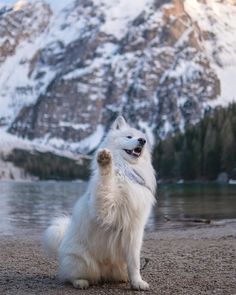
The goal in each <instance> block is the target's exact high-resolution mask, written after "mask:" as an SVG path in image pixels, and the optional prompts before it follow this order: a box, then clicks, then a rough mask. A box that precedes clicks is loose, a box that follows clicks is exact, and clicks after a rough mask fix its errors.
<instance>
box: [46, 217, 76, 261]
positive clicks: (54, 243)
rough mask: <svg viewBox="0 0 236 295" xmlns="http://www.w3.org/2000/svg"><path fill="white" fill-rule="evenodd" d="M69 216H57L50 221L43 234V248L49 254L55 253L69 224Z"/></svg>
mask: <svg viewBox="0 0 236 295" xmlns="http://www.w3.org/2000/svg"><path fill="white" fill-rule="evenodd" d="M69 222H70V218H69V217H65V216H64V217H59V218H56V219H54V220H53V221H52V223H51V225H50V226H49V227H48V228H47V230H46V231H45V233H44V236H43V245H44V249H45V250H46V252H47V253H48V254H49V255H54V256H55V255H57V254H58V249H59V247H60V244H61V241H62V239H63V237H64V234H65V231H66V229H67V227H68V225H69Z"/></svg>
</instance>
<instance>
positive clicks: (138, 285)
mask: <svg viewBox="0 0 236 295" xmlns="http://www.w3.org/2000/svg"><path fill="white" fill-rule="evenodd" d="M132 289H134V290H138V291H145V290H149V284H148V283H147V282H145V281H143V280H140V281H137V282H132Z"/></svg>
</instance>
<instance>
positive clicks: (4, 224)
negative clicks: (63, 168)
mask: <svg viewBox="0 0 236 295" xmlns="http://www.w3.org/2000/svg"><path fill="white" fill-rule="evenodd" d="M86 186H87V184H86V183H84V182H49V181H48V182H46V181H45V182H44V181H42V182H0V234H23V233H31V234H32V233H38V232H41V231H42V230H43V229H44V228H45V227H46V226H47V225H48V224H49V222H50V220H51V219H52V218H53V217H55V216H60V215H62V214H68V213H69V214H70V213H71V210H72V207H73V206H74V204H75V202H76V200H77V198H78V197H80V196H81V195H82V194H83V193H84V191H85V189H86ZM235 218H236V186H234V185H231V186H229V185H228V186H220V185H206V184H204V185H197V184H194V185H190V184H189V185H186V184H185V185H183V184H181V185H179V184H178V185H161V186H159V188H158V202H157V206H156V207H155V208H154V210H153V212H152V215H151V217H150V219H149V222H148V226H147V230H156V229H168V228H176V227H180V228H183V227H186V226H196V224H195V223H194V222H192V220H193V219H211V220H228V219H235ZM197 225H198V226H199V224H197ZM205 226H206V225H205Z"/></svg>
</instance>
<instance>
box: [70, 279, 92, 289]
mask: <svg viewBox="0 0 236 295" xmlns="http://www.w3.org/2000/svg"><path fill="white" fill-rule="evenodd" d="M73 286H74V288H76V289H88V287H89V282H88V281H87V280H74V281H73Z"/></svg>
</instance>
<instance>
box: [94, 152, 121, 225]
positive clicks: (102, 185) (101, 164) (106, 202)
mask: <svg viewBox="0 0 236 295" xmlns="http://www.w3.org/2000/svg"><path fill="white" fill-rule="evenodd" d="M112 162H113V160H112V154H111V152H110V151H109V150H108V149H101V150H99V151H98V153H97V164H98V168H99V175H98V181H97V185H96V192H95V198H94V208H95V212H96V215H97V218H98V220H99V221H100V222H101V224H103V225H106V226H109V227H112V226H113V224H114V223H115V222H116V209H117V207H116V204H115V203H116V202H115V190H116V184H115V178H114V171H113V170H114V168H113V163H112Z"/></svg>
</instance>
